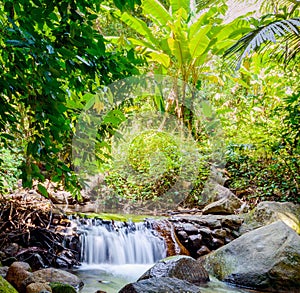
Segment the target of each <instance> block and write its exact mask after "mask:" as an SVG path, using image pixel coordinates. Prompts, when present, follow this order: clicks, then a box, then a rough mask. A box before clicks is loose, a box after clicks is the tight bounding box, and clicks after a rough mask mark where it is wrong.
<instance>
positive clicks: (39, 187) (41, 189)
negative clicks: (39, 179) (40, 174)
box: [38, 183, 49, 198]
mask: <svg viewBox="0 0 300 293" xmlns="http://www.w3.org/2000/svg"><path fill="white" fill-rule="evenodd" d="M38 191H39V192H40V193H41V194H42V195H43V196H44V197H46V198H48V197H49V194H48V191H47V189H46V187H45V186H43V185H41V184H40V183H39V184H38Z"/></svg>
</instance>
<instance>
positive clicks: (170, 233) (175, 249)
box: [151, 220, 190, 256]
mask: <svg viewBox="0 0 300 293" xmlns="http://www.w3.org/2000/svg"><path fill="white" fill-rule="evenodd" d="M151 225H152V228H153V229H154V230H156V231H157V232H158V234H159V235H160V236H161V237H163V238H164V239H165V241H166V245H167V256H172V255H178V254H183V255H190V253H189V251H188V250H187V249H186V248H185V247H184V246H183V245H182V243H181V242H180V241H179V239H178V238H177V235H176V233H175V229H174V226H173V224H172V223H171V222H170V221H168V220H159V221H153V222H151Z"/></svg>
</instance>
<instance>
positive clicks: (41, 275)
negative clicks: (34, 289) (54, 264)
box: [32, 268, 83, 289]
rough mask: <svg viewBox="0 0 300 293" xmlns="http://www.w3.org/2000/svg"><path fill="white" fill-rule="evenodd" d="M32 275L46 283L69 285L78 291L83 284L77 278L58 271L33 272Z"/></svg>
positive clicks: (48, 269)
mask: <svg viewBox="0 0 300 293" xmlns="http://www.w3.org/2000/svg"><path fill="white" fill-rule="evenodd" d="M32 275H33V277H36V278H38V279H43V280H45V281H46V282H55V283H62V284H69V285H71V286H72V287H74V288H75V289H79V288H81V287H82V286H83V282H82V281H81V280H80V279H79V278H78V277H77V276H75V275H73V274H71V273H69V272H66V271H63V270H59V269H54V268H47V269H42V270H38V271H35V272H33V273H32Z"/></svg>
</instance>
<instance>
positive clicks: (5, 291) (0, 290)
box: [0, 276, 18, 293]
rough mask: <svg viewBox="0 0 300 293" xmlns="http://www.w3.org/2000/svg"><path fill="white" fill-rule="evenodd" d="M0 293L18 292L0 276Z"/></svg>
mask: <svg viewBox="0 0 300 293" xmlns="http://www.w3.org/2000/svg"><path fill="white" fill-rule="evenodd" d="M0 293H18V291H17V290H16V289H15V288H14V287H13V286H12V285H11V284H10V283H9V282H7V281H6V280H5V279H4V278H3V277H2V276H0Z"/></svg>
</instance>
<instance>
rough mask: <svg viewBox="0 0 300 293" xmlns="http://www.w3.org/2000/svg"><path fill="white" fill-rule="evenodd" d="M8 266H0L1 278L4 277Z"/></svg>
mask: <svg viewBox="0 0 300 293" xmlns="http://www.w3.org/2000/svg"><path fill="white" fill-rule="evenodd" d="M8 269H9V267H6V266H5V267H0V276H2V277H3V278H5V277H6V274H7V271H8Z"/></svg>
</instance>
